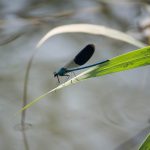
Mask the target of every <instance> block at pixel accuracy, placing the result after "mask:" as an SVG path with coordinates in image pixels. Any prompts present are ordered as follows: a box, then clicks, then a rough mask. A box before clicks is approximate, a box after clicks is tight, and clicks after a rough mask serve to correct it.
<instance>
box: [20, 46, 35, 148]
mask: <svg viewBox="0 0 150 150" xmlns="http://www.w3.org/2000/svg"><path fill="white" fill-rule="evenodd" d="M37 51H38V49H36V50H35V51H34V52H33V54H32V55H31V57H30V58H29V61H28V64H27V68H26V72H25V78H24V87H23V101H22V107H24V106H26V105H27V92H28V83H29V74H30V70H31V66H32V62H33V58H34V56H35V54H36V53H37ZM25 119H26V110H25V111H22V112H21V128H22V130H21V131H22V136H23V141H24V146H25V149H26V150H29V144H28V140H27V135H26V132H25Z"/></svg>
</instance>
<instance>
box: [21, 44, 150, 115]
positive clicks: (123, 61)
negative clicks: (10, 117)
mask: <svg viewBox="0 0 150 150" xmlns="http://www.w3.org/2000/svg"><path fill="white" fill-rule="evenodd" d="M145 65H150V46H148V47H144V48H141V49H138V50H134V51H131V52H128V53H125V54H122V55H119V56H117V57H114V58H112V59H110V61H108V62H105V63H103V64H100V65H98V66H95V67H91V68H90V69H88V70H87V71H85V72H83V73H81V74H79V75H78V76H76V77H75V78H72V79H71V80H69V81H67V82H65V83H63V84H61V85H59V86H58V87H56V88H54V89H53V90H50V91H48V92H46V93H44V94H43V95H41V96H39V97H38V98H36V99H34V100H33V101H31V102H30V103H29V104H27V105H26V106H25V107H23V108H22V109H21V110H20V112H21V111H23V110H25V109H27V108H29V107H30V106H32V105H33V104H35V103H36V102H37V101H39V100H40V99H42V98H44V97H45V96H47V95H48V94H50V93H52V92H54V91H57V90H59V89H61V88H63V87H66V86H69V85H72V84H74V83H77V82H79V81H82V80H85V79H88V78H92V77H99V76H102V75H106V74H110V73H114V72H119V71H125V70H129V69H133V68H137V67H141V66H145Z"/></svg>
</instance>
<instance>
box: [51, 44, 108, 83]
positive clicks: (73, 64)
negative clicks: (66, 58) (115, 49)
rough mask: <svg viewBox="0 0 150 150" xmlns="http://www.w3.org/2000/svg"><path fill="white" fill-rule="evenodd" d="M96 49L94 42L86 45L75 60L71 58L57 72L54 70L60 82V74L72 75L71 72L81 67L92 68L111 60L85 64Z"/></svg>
mask: <svg viewBox="0 0 150 150" xmlns="http://www.w3.org/2000/svg"><path fill="white" fill-rule="evenodd" d="M94 51H95V46H94V45H93V44H89V45H87V46H86V47H84V48H83V49H82V50H81V51H80V52H79V53H78V54H77V55H76V56H75V57H74V59H73V60H71V61H70V62H69V63H68V64H66V65H65V66H64V67H62V68H60V69H59V70H58V71H57V72H54V77H57V79H58V82H59V83H60V80H59V76H68V77H69V76H70V75H69V74H68V73H69V72H74V71H77V70H81V69H86V68H90V67H93V66H96V65H99V64H102V63H105V62H107V61H109V60H108V59H107V60H105V61H101V62H97V63H95V64H92V65H88V66H83V67H79V66H82V65H84V64H85V63H86V62H87V61H88V60H89V59H90V58H91V57H92V55H93V53H94Z"/></svg>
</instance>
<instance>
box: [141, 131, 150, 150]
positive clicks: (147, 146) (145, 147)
mask: <svg viewBox="0 0 150 150" xmlns="http://www.w3.org/2000/svg"><path fill="white" fill-rule="evenodd" d="M139 150H150V134H149V135H148V136H147V138H146V139H145V140H144V142H143V144H142V145H141V146H140V148H139Z"/></svg>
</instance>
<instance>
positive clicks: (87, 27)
mask: <svg viewBox="0 0 150 150" xmlns="http://www.w3.org/2000/svg"><path fill="white" fill-rule="evenodd" d="M73 32H76V33H77V32H79V33H88V34H94V35H104V36H107V37H110V38H114V39H117V40H120V41H124V42H127V43H130V44H132V45H135V46H137V47H139V48H142V47H144V46H146V45H145V44H144V43H142V42H140V41H138V40H136V39H134V38H133V37H131V36H130V35H128V34H125V33H123V32H121V31H118V30H115V29H111V28H108V27H105V26H101V25H92V24H70V25H63V26H59V27H56V28H54V29H52V30H50V31H49V32H48V33H47V34H46V35H45V36H44V37H43V38H42V39H41V40H40V41H39V43H38V44H37V47H40V46H41V45H42V44H43V43H44V42H45V41H46V40H48V39H49V38H50V37H52V36H54V35H57V34H61V33H73Z"/></svg>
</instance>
